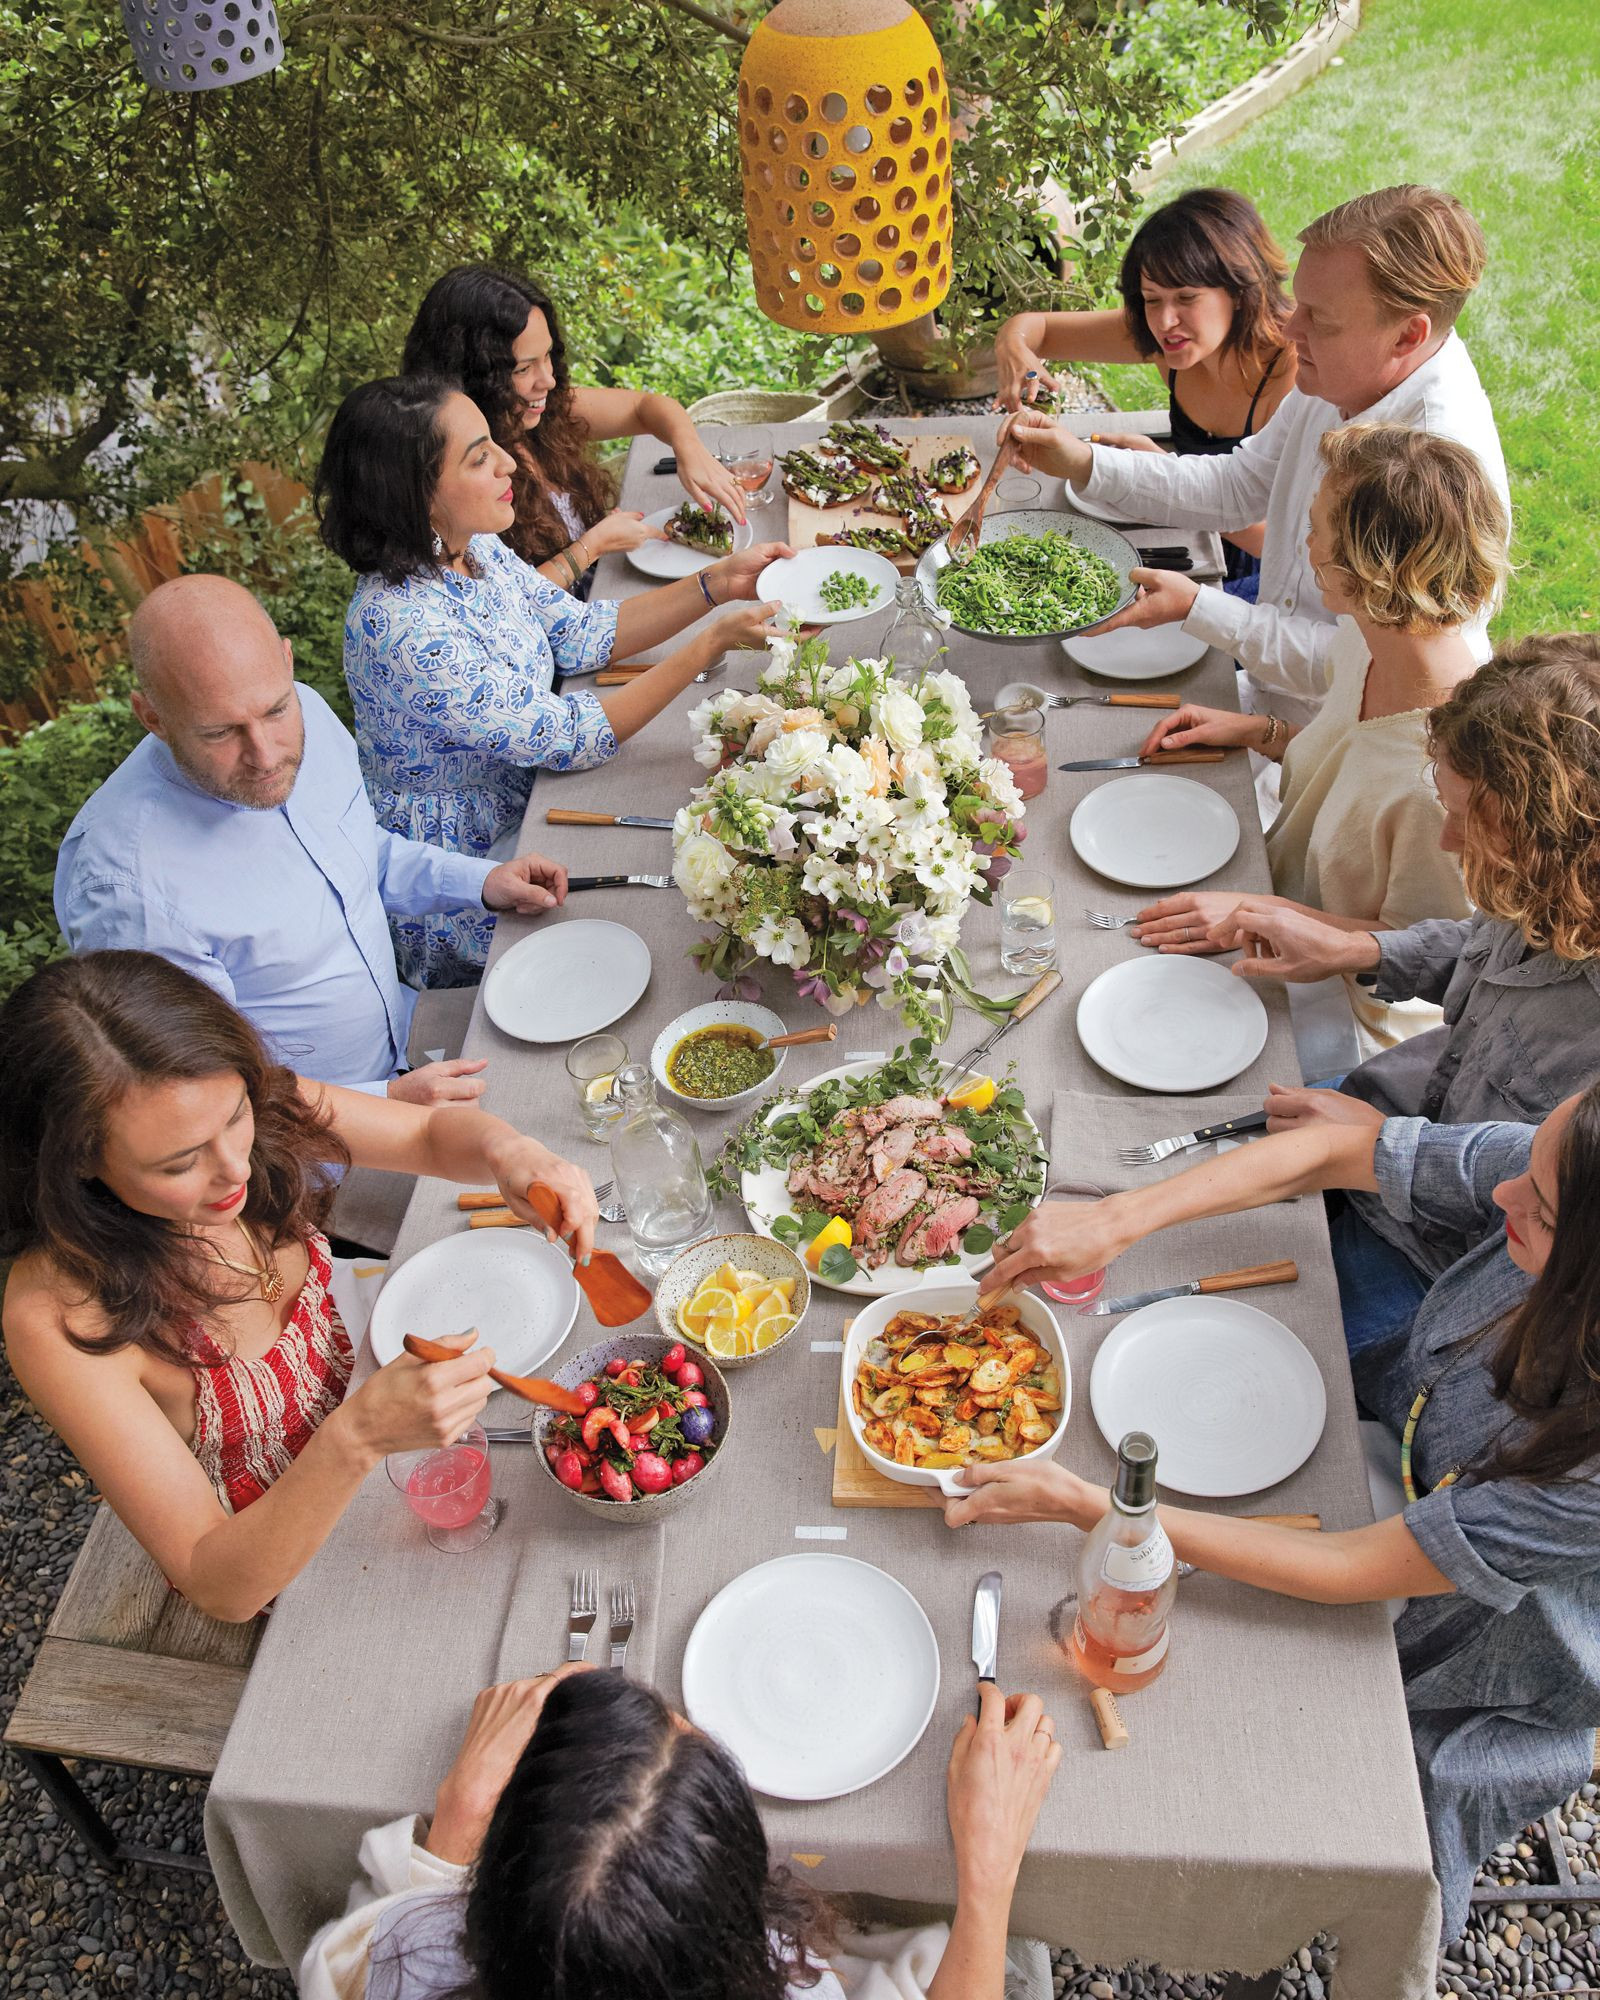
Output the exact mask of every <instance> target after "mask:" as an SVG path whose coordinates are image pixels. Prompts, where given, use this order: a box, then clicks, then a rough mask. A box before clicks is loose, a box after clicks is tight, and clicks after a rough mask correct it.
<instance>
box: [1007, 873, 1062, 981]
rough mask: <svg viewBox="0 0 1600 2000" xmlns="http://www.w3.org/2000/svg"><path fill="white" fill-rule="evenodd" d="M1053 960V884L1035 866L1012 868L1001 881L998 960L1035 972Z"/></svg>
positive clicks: (1046, 968) (1052, 964)
mask: <svg viewBox="0 0 1600 2000" xmlns="http://www.w3.org/2000/svg"><path fill="white" fill-rule="evenodd" d="M1055 962H1056V904H1055V884H1054V883H1053V882H1052V881H1051V879H1050V877H1049V876H1048V875H1043V874H1040V873H1039V871H1038V870H1037V869H1029V868H1025V869H1023V870H1021V871H1020V872H1019V871H1018V870H1016V869H1013V870H1012V871H1011V873H1010V874H1009V875H1007V876H1006V878H1005V880H1004V881H1003V882H1002V883H1001V884H1000V963H1001V964H1002V965H1003V966H1004V967H1005V969H1006V971H1007V972H1027V973H1033V974H1035V975H1037V974H1039V973H1041V972H1050V971H1052V970H1053V969H1054V967H1055Z"/></svg>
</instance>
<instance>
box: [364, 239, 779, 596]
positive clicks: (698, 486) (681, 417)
mask: <svg viewBox="0 0 1600 2000" xmlns="http://www.w3.org/2000/svg"><path fill="white" fill-rule="evenodd" d="M401 366H402V367H403V368H404V370H405V372H406V374H408V375H442V376H444V377H445V378H446V379H447V380H448V381H452V382H456V383H459V384H460V386H461V388H462V389H463V391H464V392H465V393H466V394H467V395H468V396H469V397H470V398H471V399H472V401H473V402H474V403H476V404H477V406H478V408H479V409H480V410H482V412H483V414H484V415H485V416H486V417H487V418H488V419H489V429H490V432H491V434H492V436H493V438H494V441H495V443H496V444H497V445H499V446H500V448H501V450H502V451H505V452H509V453H510V455H511V458H512V460H513V471H512V474H511V485H512V490H513V493H514V495H515V515H514V518H513V519H512V522H511V525H510V526H509V527H508V528H506V529H505V530H504V531H503V532H502V535H501V540H502V541H504V542H505V543H506V545H507V547H508V548H511V549H513V550H515V552H516V553H517V554H518V555H519V556H521V558H522V560H523V561H524V562H525V563H531V564H532V565H533V566H534V567H535V568H536V569H537V570H539V572H540V573H541V575H543V576H546V577H548V578H549V580H550V581H551V582H552V583H558V584H560V585H561V587H562V589H563V590H573V591H575V592H576V593H577V594H578V595H580V596H584V597H587V596H588V594H589V582H590V575H591V571H592V568H593V565H594V564H595V563H596V562H597V561H598V560H599V558H600V557H601V556H603V555H606V554H608V553H610V552H612V551H613V550H616V551H623V550H627V549H634V548H637V547H638V546H639V544H640V543H641V542H644V541H649V540H650V539H651V538H652V537H659V535H660V530H659V529H658V528H647V527H646V526H645V523H644V516H643V515H642V514H640V513H638V512H636V511H633V510H630V509H624V508H619V507H618V506H617V504H616V503H617V488H616V482H615V481H614V480H613V479H612V477H611V475H610V474H609V473H608V472H607V471H606V470H605V468H604V467H603V466H602V465H601V464H600V463H599V461H598V460H597V459H596V458H595V456H594V454H593V451H592V450H591V446H593V445H594V444H596V443H598V442H600V441H601V440H603V439H606V438H625V437H639V436H645V437H657V438H660V440H661V442H662V443H663V444H664V445H666V446H667V447H668V449H669V450H670V451H671V452H673V453H674V455H675V456H676V458H677V461H678V478H679V479H680V480H681V481H682V483H683V488H684V491H685V492H686V493H687V494H688V495H689V498H690V499H691V500H694V501H697V502H698V503H699V504H700V505H701V506H702V507H706V508H713V507H717V506H721V507H724V508H725V509H726V510H727V511H728V513H730V514H731V515H732V516H733V518H734V519H735V520H736V521H743V519H744V517H745V515H744V494H743V492H742V491H741V489H740V487H739V484H738V482H737V481H736V480H735V479H734V477H733V475H732V474H731V473H730V472H729V471H728V470H727V468H726V467H725V466H722V465H719V464H718V463H717V461H716V459H715V458H714V457H713V456H712V454H711V453H710V452H709V451H707V449H706V447H705V446H704V445H703V444H702V443H701V442H700V437H699V433H698V432H697V431H696V430H695V427H694V422H693V419H692V418H691V417H690V415H689V413H688V411H687V410H685V409H684V407H683V405H682V404H681V403H677V402H674V401H673V399H672V397H670V396H657V395H651V394H647V393H646V392H644V391H642V390H634V389H596V388H588V387H585V386H583V385H581V384H579V383H576V382H573V381H571V380H570V379H569V377H568V375H567V350H566V342H565V341H564V340H563V339H562V335H561V320H560V316H559V314H558V313H557V311H556V305H555V301H554V300H553V299H552V298H551V296H550V294H549V293H548V292H547V291H546V290H545V288H544V287H543V285H540V284H536V283H535V282H534V280H533V279H532V278H525V277H523V276H522V275H521V273H520V272H517V271H506V270H501V269H500V268H498V267H497V266H495V265H493V264H458V265H457V266H456V268H455V269H454V270H453V271H446V272H445V274H444V276H443V277H442V278H440V279H439V280H438V282H437V283H436V284H435V285H434V286H433V287H432V289H431V290H430V291H429V293H428V295H427V297H426V298H425V299H424V300H423V301H422V304H421V305H420V306H419V307H418V308H417V317H416V320H415V321H414V323H413V325H412V328H411V331H410V333H409V334H408V335H407V336H406V347H405V358H404V360H403V361H402V363H401Z"/></svg>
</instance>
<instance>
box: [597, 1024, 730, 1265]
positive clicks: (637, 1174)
mask: <svg viewBox="0 0 1600 2000" xmlns="http://www.w3.org/2000/svg"><path fill="white" fill-rule="evenodd" d="M613 1089H614V1091H615V1093H616V1096H617V1099H618V1101H619V1102H620V1104H621V1106H622V1115H621V1118H620V1120H619V1121H618V1123H617V1125H616V1126H615V1127H614V1129H613V1131H612V1134H611V1167H612V1171H613V1173H614V1174H615V1175H616V1180H617V1195H618V1197H619V1199H620V1200H621V1201H622V1202H623V1203H624V1204H625V1206H626V1208H627V1211H628V1227H629V1229H630V1230H632V1232H633V1248H634V1254H635V1256H636V1257H637V1258H638V1260H639V1263H640V1265H641V1266H642V1267H643V1268H644V1269H645V1270H646V1271H648V1272H649V1273H650V1275H651V1276H652V1277H655V1278H659V1277H660V1276H661V1274H662V1272H663V1271H665V1270H666V1268H667V1266H668V1265H669V1264H670V1263H671V1262H672V1260H673V1258H674V1257H676V1256H677V1254H678V1252H679V1251H680V1250H682V1249H685V1248H686V1247H687V1246H688V1245H689V1244H691V1243H696V1242H698V1241H699V1239H700V1238H701V1237H702V1236H704V1235H706V1234H708V1233H709V1231H710V1228H711V1190H710V1189H709V1188H708V1187H707V1186H706V1170H705V1166H704V1163H703V1162H702V1160H701V1158H700V1148H699V1146H698V1144H697V1143H696V1141H695V1136H694V1134H693V1132H691V1131H690V1130H689V1125H688V1121H687V1120H686V1119H684V1118H680V1117H679V1115H678V1113H677V1112H676V1111H672V1110H669V1109H668V1107H667V1106H666V1105H664V1104H658V1103H657V1102H656V1087H655V1083H654V1080H653V1079H652V1077H651V1075H650V1072H649V1070H648V1069H646V1067H645V1066H644V1064H643V1063H628V1064H626V1065H624V1067H623V1068H622V1069H620V1070H618V1071H617V1077H616V1082H615V1084H614V1085H613Z"/></svg>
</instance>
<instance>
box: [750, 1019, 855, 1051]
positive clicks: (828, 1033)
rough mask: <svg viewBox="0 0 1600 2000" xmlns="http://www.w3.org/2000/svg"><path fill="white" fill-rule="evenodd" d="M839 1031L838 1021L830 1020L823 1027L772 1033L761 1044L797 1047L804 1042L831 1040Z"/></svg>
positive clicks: (785, 1047) (777, 1047)
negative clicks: (783, 1033)
mask: <svg viewBox="0 0 1600 2000" xmlns="http://www.w3.org/2000/svg"><path fill="white" fill-rule="evenodd" d="M838 1033H839V1023H838V1022H837V1021H830V1022H829V1023H828V1025H827V1026H826V1027H825V1028H797V1029H796V1030H795V1032H794V1033H793V1034H792V1035H773V1036H772V1037H771V1038H770V1040H768V1041H765V1042H763V1043H762V1044H761V1046H762V1047H763V1048H764V1049H798V1048H800V1047H801V1046H802V1045H803V1044H804V1043H806V1042H831V1041H833V1040H834V1039H835V1038H836V1037H837V1035H838Z"/></svg>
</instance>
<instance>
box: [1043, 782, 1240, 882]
mask: <svg viewBox="0 0 1600 2000" xmlns="http://www.w3.org/2000/svg"><path fill="white" fill-rule="evenodd" d="M1067 837H1068V838H1069V839H1070V840H1071V842H1072V845H1073V849H1074V851H1075V853H1076V854H1077V857H1078V859H1079V860H1080V861H1082V862H1085V863H1086V864H1087V865H1088V866H1089V867H1090V868H1092V869H1093V870H1094V871H1095V873H1096V874H1097V875H1104V876H1105V878H1106V880H1107V881H1108V882H1125V883H1126V884H1127V885H1128V887H1129V888H1131V889H1181V888H1182V887H1183V885H1184V884H1185V883H1186V882H1199V881H1202V880H1203V879H1204V878H1205V877H1206V876H1207V875H1213V874H1215V873H1216V871H1217V870H1218V869H1219V868H1220V867H1221V866H1222V865H1223V863H1224V862H1226V861H1231V860H1232V859H1233V852H1234V849H1235V848H1236V847H1237V846H1238V845H1239V816H1238V814H1237V813H1236V812H1235V811H1234V809H1233V807H1232V806H1231V805H1229V803H1228V801H1227V800H1226V799H1225V798H1224V797H1223V796H1222V794H1221V793H1220V792H1214V791H1212V789H1211V787H1210V786H1209V785H1200V784H1196V782H1195V781H1194V779H1193V778H1179V777H1175V776H1174V775H1173V774H1172V772H1170V771H1139V772H1135V773H1134V774H1133V775H1132V776H1130V777H1126V778H1112V779H1110V780H1108V782H1107V783H1105V784H1103V785H1096V786H1095V788H1094V790H1093V791H1092V792H1086V793H1085V794H1084V795H1083V797H1082V798H1081V799H1079V801H1078V803H1077V805H1076V806H1075V807H1074V808H1073V812H1072V818H1071V820H1070V822H1069V823H1068V826H1067Z"/></svg>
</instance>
